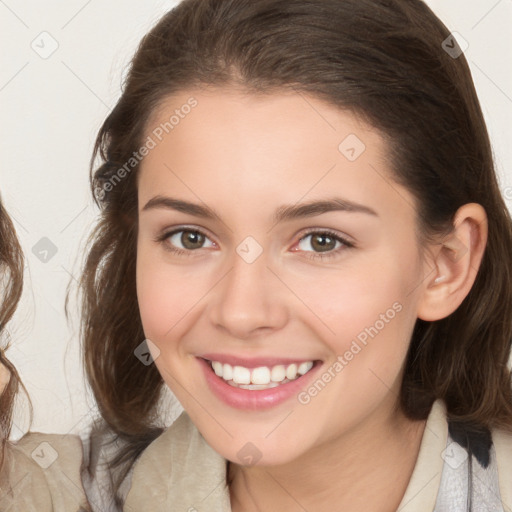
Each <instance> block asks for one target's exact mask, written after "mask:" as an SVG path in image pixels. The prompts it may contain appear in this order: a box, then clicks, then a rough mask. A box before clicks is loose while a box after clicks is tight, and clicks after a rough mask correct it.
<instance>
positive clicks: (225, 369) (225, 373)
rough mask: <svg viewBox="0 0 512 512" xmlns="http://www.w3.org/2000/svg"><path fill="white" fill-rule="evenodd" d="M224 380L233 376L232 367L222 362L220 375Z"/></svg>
mask: <svg viewBox="0 0 512 512" xmlns="http://www.w3.org/2000/svg"><path fill="white" fill-rule="evenodd" d="M221 377H222V378H223V379H224V380H231V379H232V378H233V367H232V366H231V365H230V364H224V365H223V366H222V375H221Z"/></svg>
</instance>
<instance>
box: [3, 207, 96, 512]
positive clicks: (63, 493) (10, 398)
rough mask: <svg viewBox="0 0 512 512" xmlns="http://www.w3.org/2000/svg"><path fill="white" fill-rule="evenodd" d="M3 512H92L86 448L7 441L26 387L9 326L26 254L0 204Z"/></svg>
mask: <svg viewBox="0 0 512 512" xmlns="http://www.w3.org/2000/svg"><path fill="white" fill-rule="evenodd" d="M0 276H1V278H0V282H1V284H2V290H1V295H0V296H1V301H0V329H1V332H0V335H1V336H2V338H1V339H0V443H1V451H0V510H2V511H4V510H5V511H6V512H7V511H9V512H36V511H37V512H54V511H59V512H60V511H62V512H64V511H73V512H77V511H86V510H90V509H89V508H88V506H87V501H86V498H85V495H84V492H83V489H82V484H81V481H80V460H81V459H82V446H81V443H80V439H79V438H77V437H75V436H62V435H51V434H38V433H30V434H27V435H26V436H24V437H23V439H22V440H21V441H19V442H18V443H11V442H10V441H8V439H9V434H10V431H11V427H12V412H13V407H14V400H15V397H16V394H17V392H18V390H19V388H20V387H22V385H21V382H20V379H19V376H18V373H17V371H16V368H15V367H14V365H13V364H12V363H11V362H10V361H9V360H8V359H7V357H6V355H5V351H6V350H7V349H8V348H9V344H8V339H7V336H6V333H5V325H6V324H7V322H8V321H9V319H10V318H11V317H12V315H13V314H14V311H15V310H16V307H17V305H18V301H19V299H20V296H21V292H22V289H23V254H22V252H21V248H20V245H19V243H18V240H17V238H16V233H15V230H14V226H13V224H12V222H11V219H10V218H9V216H8V215H7V212H6V211H5V209H4V208H3V206H2V204H1V203H0Z"/></svg>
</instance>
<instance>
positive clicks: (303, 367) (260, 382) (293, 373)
mask: <svg viewBox="0 0 512 512" xmlns="http://www.w3.org/2000/svg"><path fill="white" fill-rule="evenodd" d="M211 365H212V368H213V371H214V372H215V374H216V375H217V376H218V377H221V378H222V379H224V380H225V381H226V382H227V383H228V384H231V385H232V386H235V387H240V388H243V389H250V390H258V389H268V388H273V387H276V386H278V385H280V384H286V383H287V382H290V381H292V380H295V379H296V378H298V377H300V376H302V375H304V374H306V373H308V372H309V370H311V368H313V361H306V362H304V363H300V364H296V363H292V364H290V365H288V366H285V365H282V364H278V365H276V366H273V367H271V368H270V367H268V366H259V367H257V368H252V369H249V368H245V367H244V366H231V365H230V364H227V363H224V364H222V363H221V362H219V361H211Z"/></svg>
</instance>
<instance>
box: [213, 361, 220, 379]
mask: <svg viewBox="0 0 512 512" xmlns="http://www.w3.org/2000/svg"><path fill="white" fill-rule="evenodd" d="M212 368H213V371H214V372H215V374H216V375H217V376H218V377H222V363H219V362H218V361H213V362H212Z"/></svg>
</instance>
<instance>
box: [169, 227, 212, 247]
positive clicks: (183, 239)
mask: <svg viewBox="0 0 512 512" xmlns="http://www.w3.org/2000/svg"><path fill="white" fill-rule="evenodd" d="M163 241H164V242H165V244H166V245H168V246H169V248H170V249H174V250H177V251H194V250H197V249H203V248H205V247H213V243H212V242H211V241H210V239H209V238H208V237H207V236H206V235H205V234H204V233H202V232H201V231H198V230H196V229H177V230H175V231H172V232H170V233H167V234H165V235H164V236H163Z"/></svg>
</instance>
